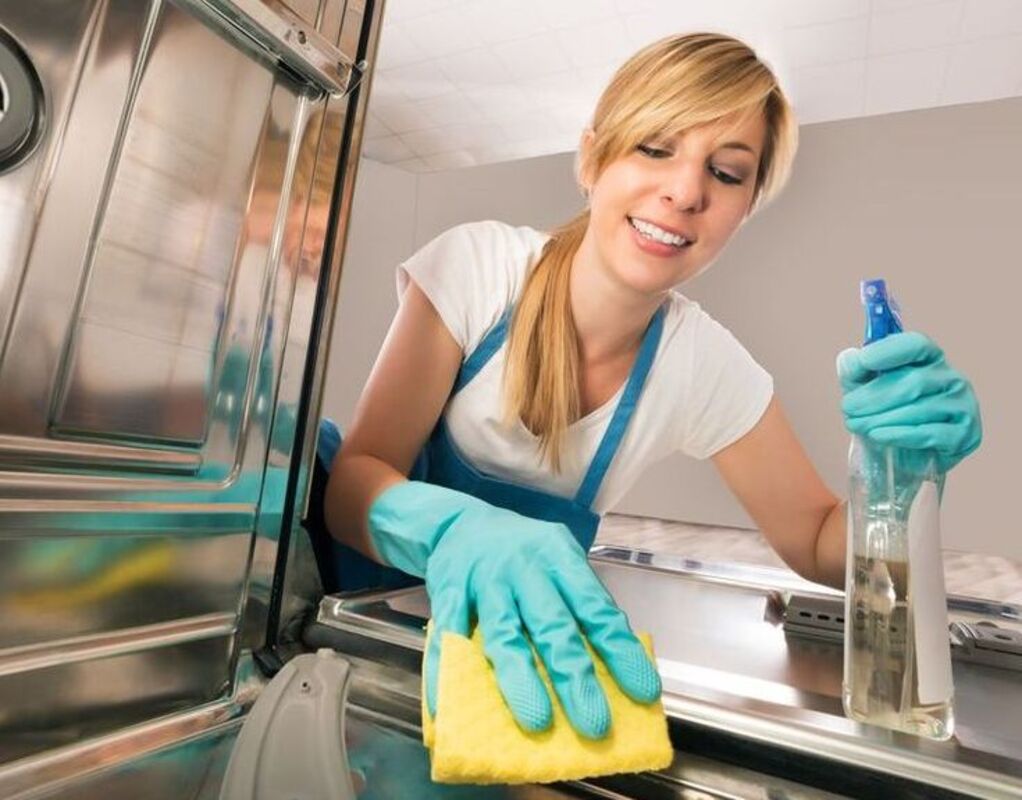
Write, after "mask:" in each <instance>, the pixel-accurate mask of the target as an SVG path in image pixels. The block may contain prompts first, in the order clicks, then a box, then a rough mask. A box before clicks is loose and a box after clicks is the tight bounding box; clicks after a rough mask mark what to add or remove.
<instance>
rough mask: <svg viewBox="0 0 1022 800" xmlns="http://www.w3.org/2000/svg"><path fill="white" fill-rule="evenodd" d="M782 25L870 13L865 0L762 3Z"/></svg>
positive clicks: (807, 0)
mask: <svg viewBox="0 0 1022 800" xmlns="http://www.w3.org/2000/svg"><path fill="white" fill-rule="evenodd" d="M760 5H761V6H762V7H763V8H764V9H765V11H766V12H767V13H768V14H769V16H770V17H771V18H772V19H774V20H776V22H777V23H778V24H780V25H785V26H791V25H818V24H820V23H822V22H834V21H835V20H839V19H849V18H850V17H859V16H862V15H863V14H866V13H868V11H869V4H868V3H866V2H863V0H772V2H769V3H762V4H760Z"/></svg>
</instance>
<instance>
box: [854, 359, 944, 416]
mask: <svg viewBox="0 0 1022 800" xmlns="http://www.w3.org/2000/svg"><path fill="white" fill-rule="evenodd" d="M954 388H955V379H954V374H953V373H952V372H950V370H946V369H940V368H935V367H898V368H896V369H893V370H890V371H889V372H882V373H880V374H879V375H877V376H876V377H875V378H873V380H871V381H870V382H869V383H867V384H865V385H864V386H860V387H858V388H856V389H852V390H851V391H850V392H848V393H847V394H846V395H845V396H844V397H843V398H842V400H841V410H842V412H844V414H845V416H847V417H858V416H865V415H869V414H877V413H880V412H883V411H889V410H892V409H895V408H899V407H902V406H910V405H912V404H914V403H916V401H918V400H920V399H922V398H924V397H932V396H933V395H939V394H942V393H946V392H951V391H953V390H954Z"/></svg>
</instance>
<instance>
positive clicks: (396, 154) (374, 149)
mask: <svg viewBox="0 0 1022 800" xmlns="http://www.w3.org/2000/svg"><path fill="white" fill-rule="evenodd" d="M363 150H364V152H365V154H366V156H367V157H368V158H371V159H373V160H374V161H382V162H383V163H385V164H392V163H393V162H395V161H403V160H404V159H406V158H411V157H412V156H414V155H415V153H413V152H412V151H411V148H409V147H408V145H407V144H405V143H404V142H403V141H402V140H401V138H400V137H398V136H387V137H385V138H382V139H366V141H365V143H364V146H363Z"/></svg>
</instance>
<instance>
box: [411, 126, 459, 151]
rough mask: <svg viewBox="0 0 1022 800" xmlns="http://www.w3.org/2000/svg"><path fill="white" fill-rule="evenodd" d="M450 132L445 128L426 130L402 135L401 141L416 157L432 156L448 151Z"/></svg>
mask: <svg viewBox="0 0 1022 800" xmlns="http://www.w3.org/2000/svg"><path fill="white" fill-rule="evenodd" d="M450 133H451V132H450V131H449V130H448V129H447V128H427V129H426V130H422V131H411V132H409V133H402V134H401V140H402V141H403V142H404V143H405V144H406V145H408V147H409V148H411V150H412V152H413V153H415V154H416V155H417V156H420V157H421V156H432V155H435V154H437V153H442V152H444V150H449V149H450V144H449V140H450Z"/></svg>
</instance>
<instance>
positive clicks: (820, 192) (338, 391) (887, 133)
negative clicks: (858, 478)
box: [326, 99, 1022, 558]
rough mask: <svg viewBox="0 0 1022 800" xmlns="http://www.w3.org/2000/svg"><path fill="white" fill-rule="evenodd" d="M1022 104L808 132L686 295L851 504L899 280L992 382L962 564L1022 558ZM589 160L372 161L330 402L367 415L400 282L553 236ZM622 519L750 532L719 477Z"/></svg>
mask: <svg viewBox="0 0 1022 800" xmlns="http://www.w3.org/2000/svg"><path fill="white" fill-rule="evenodd" d="M1020 142H1022V100H1019V99H1012V100H1004V101H997V102H990V103H981V104H975V105H966V106H954V107H946V108H939V109H931V110H926V111H914V112H907V113H901V114H892V115H886V116H877V117H869V118H864V119H857V120H844V121H840V122H833V123H824V124H817V125H809V126H805V127H803V128H802V144H801V148H800V151H799V155H798V159H797V162H796V166H795V173H794V176H793V178H792V181H791V183H790V184H789V186H788V188H787V189H786V190H785V192H784V194H783V195H782V196H781V197H780V198H779V199H778V200H777V201H776V202H775V203H774V204H773V205H772V206H770V207H768V208H766V209H765V210H763V211H762V212H761V213H760V214H759V215H757V216H756V217H754V218H753V219H752V220H751V221H750V222H749V223H748V224H747V225H746V226H745V229H744V230H743V231H741V232H739V234H738V235H737V236H736V237H735V239H734V240H733V241H732V243H731V244H730V246H729V248H728V250H727V251H726V252H725V253H724V254H723V255H722V256H721V257H720V258H719V260H718V262H717V264H715V265H714V266H713V268H712V269H710V270H709V271H708V272H706V273H704V274H703V275H702V276H700V277H699V278H697V279H696V280H695V281H692V282H691V283H689V284H687V285H686V286H685V287H683V291H684V292H685V293H686V294H687V295H688V296H690V297H692V298H694V299H696V300H698V301H699V302H700V303H701V304H702V305H703V306H704V307H705V308H707V309H708V310H709V311H710V313H712V314H713V315H714V316H716V317H717V318H718V319H719V320H721V321H722V322H723V323H724V324H725V325H727V326H728V327H729V328H731V330H732V331H734V333H735V334H736V335H737V336H738V338H739V339H740V340H741V341H742V342H743V343H744V344H745V345H746V347H748V348H749V350H750V351H752V353H753V355H754V356H756V358H757V359H758V360H759V361H760V362H761V363H762V364H763V365H764V366H765V367H766V368H767V369H769V370H770V371H771V372H772V373H773V375H774V377H775V380H776V387H777V392H778V395H779V397H780V398H781V400H782V402H783V403H784V406H785V408H786V409H787V412H788V415H789V417H790V418H791V420H792V423H793V424H794V426H795V428H796V430H797V431H798V433H799V435H800V437H801V439H802V441H803V443H804V445H805V447H806V449H807V450H808V451H809V454H810V456H811V457H812V459H813V461H814V462H815V464H816V465H817V467H818V469H819V470H820V472H821V474H822V475H823V476H824V478H825V479H826V480H827V482H828V483H829V484H830V485H831V487H832V488H833V489H834V490H835V491H837V492H839V493H843V492H844V483H845V455H846V451H847V437H846V435H845V432H844V429H843V427H842V424H841V417H840V412H839V410H838V400H839V395H838V388H837V383H836V379H835V377H834V357H835V355H836V354H837V352H838V351H840V350H841V349H842V348H844V347H847V346H850V345H855V344H857V343H858V342H859V340H860V339H861V335H862V312H861V308H860V305H859V300H858V283H859V280H860V279H861V278H864V277H885V278H887V280H888V281H889V284H890V285H891V287H892V288H893V290H894V291H895V293H896V295H897V296H898V298H899V300H900V302H901V305H902V308H903V311H904V315H905V318H906V321H907V323H908V324H909V326H910V327H913V328H916V329H918V330H922V331H924V332H927V333H929V334H930V335H932V336H933V337H934V338H935V339H936V340H937V341H938V342H939V343H940V344H941V345H942V346H943V347H944V349H945V351H946V352H947V354H948V358H949V360H950V361H951V362H952V363H953V364H955V365H956V366H958V367H959V368H960V369H962V370H963V371H964V372H965V373H966V374H967V375H968V376H969V377H970V378H971V379H972V381H973V383H974V385H975V387H976V391H977V392H978V394H979V397H980V401H981V404H982V409H983V419H984V428H985V432H986V435H985V440H984V444H983V447H982V448H981V449H980V451H979V452H978V453H976V454H975V455H974V456H972V457H971V458H970V459H968V460H967V461H966V462H964V463H963V464H962V465H961V466H959V467H958V468H957V469H956V470H955V471H954V474H953V475H952V477H951V478H950V479H949V481H948V487H947V490H946V493H945V502H944V516H943V524H944V541H945V545H946V546H947V547H948V548H952V549H961V550H970V551H974V552H981V553H991V554H997V555H1003V556H1008V557H1012V558H1022V532H1020V531H1019V530H1018V529H1017V524H1016V523H1015V521H1014V520H1013V519H1012V518H1011V516H1010V515H1008V514H1006V511H1007V506H1006V504H1005V503H1004V501H1003V498H1005V497H1009V496H1011V492H1012V491H1017V488H1014V487H1015V481H1014V479H1015V477H1016V476H1017V475H1018V474H1019V470H1018V467H1017V462H1016V461H1015V457H1016V456H1017V454H1018V453H1019V450H1020V449H1022V420H1020V419H1019V415H1018V414H1017V413H1015V414H1012V413H1011V412H1010V408H1011V407H1012V406H1015V407H1017V404H1018V402H1019V397H1020V394H1022V391H1020V390H1022V381H1020V378H1019V376H1018V371H1017V370H1018V366H1017V364H1018V358H1017V356H1016V353H1015V347H1014V345H1015V343H1016V342H1017V341H1018V340H1019V335H1018V333H1017V330H1016V325H1017V319H1018V313H1019V312H1018V311H1017V310H1016V308H1015V305H1016V303H1017V298H1018V297H1019V296H1020V295H1022V277H1020V274H1019V258H1018V249H1017V244H1016V233H1017V230H1018V227H1019V222H1018V221H1017V220H1018V219H1019V218H1020V217H1022V148H1020V146H1019V143H1020ZM572 158H573V157H572V155H570V154H563V155H557V156H550V157H545V158H538V159H531V160H528V161H520V162H516V163H513V164H500V165H494V166H486V167H478V168H473V169H466V170H458V171H453V172H447V173H434V174H428V175H421V176H414V175H409V174H406V173H403V172H401V171H399V170H396V169H393V168H390V167H387V166H383V165H379V164H375V163H373V162H368V161H367V162H364V164H363V168H362V170H361V174H360V176H359V184H358V187H357V191H356V196H355V205H354V214H353V223H354V228H353V230H352V233H351V236H350V240H349V248H348V253H347V256H346V262H345V274H344V278H343V280H342V286H341V304H340V307H339V315H340V316H339V322H338V325H337V328H336V335H335V341H334V350H333V353H332V366H331V372H330V375H329V377H328V390H327V399H326V404H327V408H328V409H330V411H331V412H332V413H334V414H335V415H336V416H337V417H338V418H339V419H341V420H343V421H347V420H348V419H349V418H350V413H351V409H352V407H353V404H354V400H355V399H356V398H357V393H358V389H359V388H360V387H361V384H362V381H364V379H365V376H366V375H367V373H368V370H369V366H370V365H371V363H372V359H373V357H374V355H375V351H376V348H377V347H378V346H379V343H380V341H381V340H382V336H383V333H384V332H385V330H386V326H387V323H388V321H389V318H390V316H391V314H392V313H393V309H394V308H395V306H396V301H395V297H394V267H395V265H396V264H397V263H398V262H399V261H400V260H401V259H402V258H403V257H405V256H407V255H408V254H410V253H411V252H412V251H413V250H414V249H415V248H416V247H418V246H420V245H422V244H424V243H425V242H426V241H428V240H429V239H430V238H431V237H432V236H434V235H436V234H437V233H439V232H440V231H441V230H443V229H445V228H446V227H448V226H450V225H453V224H456V223H458V222H462V221H465V220H473V219H486V218H496V219H502V220H505V221H507V222H511V223H517V224H530V225H533V226H536V227H539V228H548V227H550V226H551V225H553V224H555V223H557V222H559V221H562V220H564V219H566V218H567V217H569V216H570V215H571V214H572V213H574V212H575V211H576V210H577V209H578V208H579V207H580V203H581V200H580V198H579V196H578V194H577V192H576V190H575V187H574V183H573V180H572ZM618 510H620V511H623V512H627V513H633V514H639V515H646V516H656V517H663V518H667V519H679V520H686V521H694V522H710V523H717V524H733V525H743V526H751V521H750V520H749V519H748V517H747V516H746V515H745V513H744V511H743V510H742V509H741V508H740V506H739V505H738V504H737V502H736V501H735V500H734V499H733V498H732V497H731V495H730V494H729V493H728V491H727V489H726V488H725V487H724V485H723V484H722V483H721V481H720V480H719V478H718V477H717V475H716V472H715V470H714V469H713V467H712V464H711V463H709V462H706V463H700V462H695V461H692V460H690V459H687V458H684V457H681V456H679V457H677V458H673V459H669V460H667V461H665V462H663V463H661V464H660V465H658V466H656V467H655V468H653V469H651V470H650V471H649V472H648V474H647V475H646V477H645V478H644V480H643V481H641V482H640V484H639V485H638V486H636V487H635V489H634V490H633V491H632V492H631V493H630V494H629V496H628V497H627V498H626V499H625V500H624V501H623V502H622V503H621V505H620V506H619V507H618Z"/></svg>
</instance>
